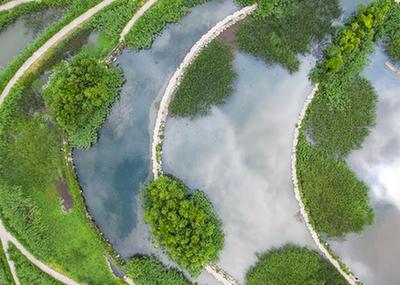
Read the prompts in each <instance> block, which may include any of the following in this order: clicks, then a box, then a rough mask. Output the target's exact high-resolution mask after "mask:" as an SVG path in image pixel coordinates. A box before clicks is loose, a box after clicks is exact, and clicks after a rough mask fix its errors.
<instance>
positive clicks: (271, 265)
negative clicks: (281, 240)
mask: <svg viewBox="0 0 400 285" xmlns="http://www.w3.org/2000/svg"><path fill="white" fill-rule="evenodd" d="M246 284H247V285H261V284H274V285H286V284H291V285H313V284H329V285H345V284H348V283H347V282H346V280H345V279H343V277H342V276H341V275H340V274H339V272H337V271H336V269H335V268H334V267H333V266H332V265H331V264H330V263H329V261H328V260H326V259H324V258H323V257H322V256H321V255H320V254H319V253H318V252H316V251H314V250H310V249H308V248H307V247H299V246H295V245H290V244H289V245H285V246H283V247H281V248H272V249H270V250H269V251H268V252H266V253H264V254H261V255H259V256H258V261H257V263H256V265H254V266H253V267H252V268H250V270H249V271H248V272H247V275H246Z"/></svg>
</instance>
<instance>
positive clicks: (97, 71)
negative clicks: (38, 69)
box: [44, 56, 123, 148]
mask: <svg viewBox="0 0 400 285" xmlns="http://www.w3.org/2000/svg"><path fill="white" fill-rule="evenodd" d="M122 83H123V78H122V74H121V71H120V69H119V68H116V67H114V68H109V67H108V66H107V65H106V64H105V63H102V62H100V61H98V60H97V59H95V58H88V57H86V56H77V57H75V58H73V59H72V60H71V61H69V62H67V61H64V62H62V63H61V64H60V65H59V66H57V67H56V68H55V70H54V74H53V75H52V76H51V78H50V80H49V82H48V84H47V86H46V88H45V90H44V91H45V93H44V96H45V98H46V103H47V104H48V106H50V107H51V108H52V109H53V111H54V113H55V119H56V122H57V123H58V125H59V126H60V127H61V128H62V129H63V130H64V131H65V132H66V133H67V136H68V140H69V142H70V143H71V144H72V145H73V146H75V147H80V148H88V147H90V146H91V145H92V144H93V143H95V142H96V141H97V132H98V129H99V128H100V127H101V125H102V123H103V122H104V120H105V118H106V116H107V114H108V111H109V108H110V106H111V105H112V103H114V101H115V100H116V99H117V97H118V91H119V88H120V86H121V85H122Z"/></svg>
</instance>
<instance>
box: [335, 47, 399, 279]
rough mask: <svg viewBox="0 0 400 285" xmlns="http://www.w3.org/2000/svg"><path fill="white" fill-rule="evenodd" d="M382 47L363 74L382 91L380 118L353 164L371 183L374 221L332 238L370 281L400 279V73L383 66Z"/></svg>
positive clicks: (352, 157) (344, 256) (354, 155)
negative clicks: (356, 231) (359, 230)
mask: <svg viewBox="0 0 400 285" xmlns="http://www.w3.org/2000/svg"><path fill="white" fill-rule="evenodd" d="M386 60H387V57H386V56H385V54H384V53H383V52H382V50H381V49H378V50H377V51H376V53H375V54H374V55H373V56H372V57H371V63H370V64H369V66H368V67H367V68H366V70H365V72H364V75H365V76H366V77H367V78H368V79H369V80H370V81H371V82H372V83H373V86H374V87H375V89H376V91H377V93H378V95H379V102H378V105H377V122H376V126H375V127H374V128H373V129H372V131H371V134H370V135H369V136H368V138H367V139H366V141H365V142H364V144H363V146H362V148H361V149H360V150H357V151H354V152H353V153H352V154H351V155H350V157H349V158H348V162H349V166H350V168H351V169H352V170H353V171H354V172H355V173H356V174H357V176H358V177H359V178H360V179H361V180H363V181H364V182H365V183H366V184H367V185H368V186H369V188H370V192H369V196H370V199H371V203H372V206H373V208H374V210H375V215H376V221H375V223H374V224H373V225H372V226H369V227H367V228H366V230H365V231H364V232H362V233H361V234H351V235H348V236H346V238H345V240H343V241H337V242H333V243H332V245H333V248H334V250H335V251H336V253H338V254H339V255H340V256H341V257H342V259H343V261H344V262H345V263H347V264H348V265H349V266H350V268H351V269H352V270H353V271H354V272H355V273H356V275H357V276H358V277H359V278H360V279H361V281H363V282H364V284H366V285H374V284H385V285H398V284H400V273H399V271H398V265H399V256H400V243H399V240H400V182H399V175H400V132H399V130H400V77H398V76H397V77H396V76H395V75H392V74H391V73H390V72H389V71H387V70H386V69H385V68H384V63H385V61H386Z"/></svg>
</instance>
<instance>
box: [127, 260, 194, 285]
mask: <svg viewBox="0 0 400 285" xmlns="http://www.w3.org/2000/svg"><path fill="white" fill-rule="evenodd" d="M124 268H125V272H126V275H127V276H129V277H130V278H132V280H133V281H134V282H135V284H137V285H189V284H190V282H189V281H188V280H187V279H186V278H185V276H184V275H183V274H182V273H181V272H179V271H177V270H176V269H173V268H168V267H165V266H164V265H163V264H162V263H160V262H159V261H158V260H157V259H156V258H155V257H154V256H140V257H133V258H131V259H129V260H128V262H127V264H126V265H125V267H124Z"/></svg>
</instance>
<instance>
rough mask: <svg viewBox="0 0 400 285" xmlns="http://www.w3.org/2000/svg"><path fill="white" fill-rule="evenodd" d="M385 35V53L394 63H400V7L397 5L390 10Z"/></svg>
mask: <svg viewBox="0 0 400 285" xmlns="http://www.w3.org/2000/svg"><path fill="white" fill-rule="evenodd" d="M385 33H386V35H385V38H384V47H385V52H386V54H387V55H388V56H389V57H390V58H391V59H392V60H393V61H395V62H397V63H400V5H395V6H394V7H393V8H392V9H391V10H390V12H389V15H388V20H387V21H386V23H385Z"/></svg>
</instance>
